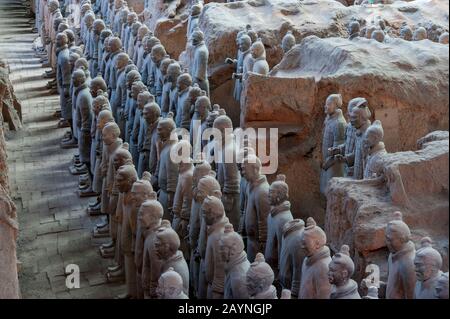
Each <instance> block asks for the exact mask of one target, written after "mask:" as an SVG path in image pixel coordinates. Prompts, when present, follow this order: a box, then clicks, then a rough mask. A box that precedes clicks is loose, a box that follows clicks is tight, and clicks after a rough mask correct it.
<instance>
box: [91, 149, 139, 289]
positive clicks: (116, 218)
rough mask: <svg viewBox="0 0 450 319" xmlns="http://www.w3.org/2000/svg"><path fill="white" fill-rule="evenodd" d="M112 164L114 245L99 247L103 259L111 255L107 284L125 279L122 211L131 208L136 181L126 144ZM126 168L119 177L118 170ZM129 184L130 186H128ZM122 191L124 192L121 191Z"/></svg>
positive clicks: (112, 230)
mask: <svg viewBox="0 0 450 319" xmlns="http://www.w3.org/2000/svg"><path fill="white" fill-rule="evenodd" d="M110 160H112V162H110V164H109V165H108V169H109V172H108V175H109V176H114V178H113V184H112V191H111V194H114V195H112V196H111V198H110V206H111V207H115V211H114V212H113V213H112V215H111V216H110V221H111V224H110V233H111V238H115V244H113V245H111V246H110V244H105V245H102V246H100V253H101V254H102V256H103V257H108V256H109V255H113V257H114V261H115V265H113V266H110V267H108V272H107V274H106V277H107V279H108V281H109V282H118V281H121V280H122V279H126V278H124V277H125V255H124V251H123V245H122V220H123V215H124V211H128V210H130V209H132V208H133V206H132V201H131V198H132V194H131V187H132V185H133V183H134V181H135V180H136V179H137V177H136V175H135V171H136V170H135V169H134V166H133V162H132V158H131V154H130V152H129V151H128V143H123V145H122V147H121V148H119V149H117V150H116V151H115V152H114V154H113V155H112V157H111V158H110ZM122 167H126V168H127V169H126V170H125V171H123V172H122V173H121V174H120V175H119V174H118V171H119V169H121V168H122ZM130 183H131V185H130ZM121 190H124V191H121ZM116 194H117V195H116ZM113 236H114V237H113ZM128 296H129V295H128V294H124V295H120V296H118V298H126V297H128Z"/></svg>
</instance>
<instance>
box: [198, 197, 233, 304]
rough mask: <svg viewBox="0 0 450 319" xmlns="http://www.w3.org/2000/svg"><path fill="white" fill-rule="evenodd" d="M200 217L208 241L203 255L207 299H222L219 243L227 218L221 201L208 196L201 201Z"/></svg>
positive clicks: (222, 276)
mask: <svg viewBox="0 0 450 319" xmlns="http://www.w3.org/2000/svg"><path fill="white" fill-rule="evenodd" d="M202 216H203V219H204V221H205V225H206V226H207V233H208V240H207V244H206V255H205V270H206V271H205V278H206V282H207V283H208V293H207V298H208V299H223V295H224V285H225V269H224V261H223V260H222V256H221V255H220V250H219V243H220V238H221V236H222V234H223V232H224V229H225V225H226V224H227V223H228V218H227V217H226V216H225V209H224V207H223V204H222V201H221V200H220V199H219V198H217V197H215V196H208V197H206V198H205V200H204V201H203V205H202Z"/></svg>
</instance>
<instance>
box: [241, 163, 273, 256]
mask: <svg viewBox="0 0 450 319" xmlns="http://www.w3.org/2000/svg"><path fill="white" fill-rule="evenodd" d="M261 166H262V165H261V161H260V160H259V158H258V157H256V156H255V155H251V154H250V155H248V156H247V158H245V159H244V162H243V164H242V173H243V175H244V176H245V178H246V180H247V181H248V186H247V207H246V210H245V232H246V234H247V255H248V258H249V260H252V259H254V258H255V257H256V253H258V252H263V251H265V246H266V241H267V216H268V215H269V214H270V203H269V188H270V186H269V183H268V182H267V178H266V176H265V175H261Z"/></svg>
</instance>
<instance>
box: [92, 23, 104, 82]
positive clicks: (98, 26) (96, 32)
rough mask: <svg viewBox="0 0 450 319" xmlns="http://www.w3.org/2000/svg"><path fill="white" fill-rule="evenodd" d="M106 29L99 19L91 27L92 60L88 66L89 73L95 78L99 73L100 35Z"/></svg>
mask: <svg viewBox="0 0 450 319" xmlns="http://www.w3.org/2000/svg"><path fill="white" fill-rule="evenodd" d="M105 28H106V26H105V23H104V22H103V20H101V19H96V20H95V21H94V24H93V26H92V32H93V37H92V59H91V61H90V64H89V71H90V72H91V74H92V76H97V73H98V71H99V68H98V67H99V63H100V61H99V43H100V34H101V32H102V31H103V30H104V29H105Z"/></svg>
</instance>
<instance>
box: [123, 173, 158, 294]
mask: <svg viewBox="0 0 450 319" xmlns="http://www.w3.org/2000/svg"><path fill="white" fill-rule="evenodd" d="M131 173H132V175H133V179H134V173H135V171H132V172H131ZM150 178H151V176H150V174H149V173H146V174H144V175H143V176H142V179H140V180H137V181H135V182H134V183H133V186H132V187H131V201H132V204H131V205H128V207H127V209H124V212H123V219H122V233H121V236H122V237H121V244H122V250H123V253H124V256H125V276H126V283H127V295H128V297H131V298H136V297H138V295H139V293H138V291H139V290H140V289H138V286H139V281H138V280H139V279H140V278H138V276H137V275H138V274H140V272H141V271H142V269H139V272H138V269H137V267H136V266H137V264H136V263H135V260H136V247H139V248H141V249H142V248H143V238H142V229H141V228H140V227H138V224H137V215H138V212H139V208H140V207H141V205H142V203H143V202H144V201H145V200H148V199H153V198H155V197H154V196H155V194H154V192H153V188H152V186H151V184H150ZM138 228H139V230H138ZM136 240H141V244H140V245H138V244H137V243H136ZM140 253H142V252H140Z"/></svg>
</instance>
